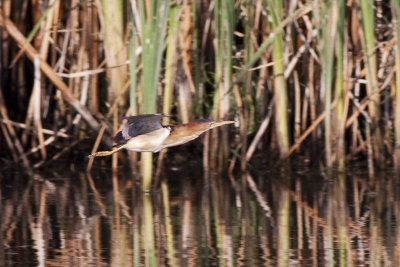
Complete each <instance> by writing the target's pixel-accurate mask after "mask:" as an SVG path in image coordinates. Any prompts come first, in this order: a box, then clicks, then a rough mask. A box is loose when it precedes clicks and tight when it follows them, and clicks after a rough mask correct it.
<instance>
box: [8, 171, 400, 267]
mask: <svg viewBox="0 0 400 267" xmlns="http://www.w3.org/2000/svg"><path fill="white" fill-rule="evenodd" d="M107 175H108V174H105V173H94V174H93V176H92V177H90V176H88V177H87V176H86V175H85V174H84V173H71V174H69V175H68V174H67V173H65V172H64V173H62V176H60V175H59V174H57V173H53V174H51V177H52V178H51V179H45V178H43V177H44V176H43V177H42V176H38V175H36V176H35V177H33V178H32V179H29V180H27V179H26V178H27V177H26V176H25V175H19V174H16V173H12V174H7V173H3V174H2V176H1V181H2V186H1V187H0V190H1V191H0V194H1V196H2V197H1V205H0V209H1V210H0V211H1V216H2V220H1V221H0V229H1V244H2V245H1V246H0V256H1V257H3V258H2V260H3V262H4V263H5V264H6V265H7V264H8V265H11V264H19V265H21V264H22V265H23V264H24V262H35V263H38V265H40V264H43V265H57V264H58V265H60V264H62V265H72V264H74V265H81V266H82V265H84V266H90V265H97V266H98V265H110V266H117V265H119V266H120V265H121V264H122V265H124V266H133V265H134V264H135V266H136V265H142V264H143V265H145V264H146V263H147V264H149V265H151V264H156V265H163V264H165V265H169V266H174V265H185V266H199V265H244V266H249V265H255V266H260V265H273V266H276V265H278V264H283V263H285V262H286V263H288V264H293V265H296V264H300V263H301V264H304V265H312V266H321V265H329V264H333V265H338V264H340V265H360V264H375V263H378V262H380V263H382V264H383V265H387V266H393V265H397V264H398V263H399V258H398V255H397V254H396V253H395V249H396V245H397V244H398V241H399V237H398V236H399V233H398V230H397V229H398V227H399V226H400V221H399V211H398V210H399V209H398V208H399V205H398V204H397V203H398V200H399V199H398V198H399V197H398V194H397V187H396V183H397V182H396V181H395V180H393V179H391V178H392V176H393V175H392V174H390V173H389V174H385V173H383V174H381V178H382V179H376V180H375V184H370V183H368V181H366V180H365V179H363V178H360V177H358V176H356V175H352V174H347V176H346V177H345V176H344V174H342V175H338V176H332V178H331V179H325V180H324V179H323V178H324V177H323V176H321V175H313V174H307V175H306V174H298V175H297V176H296V178H294V181H293V183H291V184H285V183H282V180H281V176H278V175H275V174H271V173H270V174H268V176H262V175H259V176H255V175H254V176H250V175H248V174H246V175H245V176H244V183H243V185H244V187H243V185H242V186H241V187H236V189H235V188H233V186H232V185H231V184H230V183H227V179H222V178H221V177H218V176H214V177H209V180H208V181H209V183H207V182H204V181H202V180H201V178H197V177H196V179H191V177H189V176H185V177H176V174H172V173H170V174H168V173H166V174H165V176H164V177H163V180H161V181H162V183H161V185H162V187H161V188H162V190H161V191H160V192H154V193H152V194H148V195H143V194H142V192H141V189H140V188H138V187H137V186H136V185H135V184H133V183H132V177H129V175H126V176H122V175H121V176H119V177H118V180H116V181H115V183H114V187H117V189H118V190H116V188H113V184H112V182H111V179H107V177H106V176H107ZM199 176H200V177H201V174H199ZM47 177H49V176H47ZM54 177H55V178H54ZM293 177H294V176H293ZM345 178H346V179H345ZM248 189H250V190H248ZM285 191H286V192H287V193H286V194H285ZM115 194H118V196H117V197H116V196H114V195H115ZM237 197H239V198H240V199H241V200H240V202H238V201H236V198H237ZM285 198H287V199H285ZM237 203H241V206H238V205H237ZM287 203H288V204H287ZM285 209H286V210H285ZM118 210H119V211H118ZM280 242H281V243H280ZM283 242H287V243H283ZM11 252H15V253H16V254H15V253H11ZM279 255H281V256H279ZM280 257H283V258H280ZM285 257H286V258H285Z"/></svg>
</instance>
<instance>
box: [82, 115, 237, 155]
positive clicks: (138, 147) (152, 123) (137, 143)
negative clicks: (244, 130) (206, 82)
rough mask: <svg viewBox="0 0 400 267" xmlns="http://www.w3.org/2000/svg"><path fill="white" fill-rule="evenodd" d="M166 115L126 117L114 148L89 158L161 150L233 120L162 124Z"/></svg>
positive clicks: (203, 120)
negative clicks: (124, 152) (125, 150)
mask: <svg viewBox="0 0 400 267" xmlns="http://www.w3.org/2000/svg"><path fill="white" fill-rule="evenodd" d="M163 117H167V115H164V114H146V115H138V116H132V117H125V119H127V120H128V123H127V124H126V125H125V127H124V128H123V129H122V130H121V131H120V132H118V133H117V135H116V136H115V137H114V141H115V143H116V145H114V147H115V148H114V149H113V150H111V151H99V152H96V153H94V154H91V155H90V156H89V157H103V156H108V155H111V154H113V153H115V152H117V151H119V150H121V149H124V148H125V149H128V150H131V151H137V152H154V153H155V152H158V151H160V150H161V149H163V148H166V147H171V146H179V145H182V144H185V143H187V142H189V141H191V140H193V139H195V138H197V137H198V136H199V135H200V134H202V133H204V132H206V131H208V130H210V129H212V128H215V127H218V126H221V125H225V124H231V123H234V121H214V120H209V119H199V120H196V121H193V122H189V123H186V124H180V125H168V126H163V125H162V124H161V123H160V120H161V119H162V118H163Z"/></svg>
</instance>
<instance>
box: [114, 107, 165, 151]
mask: <svg viewBox="0 0 400 267" xmlns="http://www.w3.org/2000/svg"><path fill="white" fill-rule="evenodd" d="M167 116H168V115H164V114H144V115H137V116H132V117H124V119H126V120H128V123H127V124H126V125H125V127H124V128H123V129H122V130H121V131H119V132H118V133H117V134H116V135H115V137H114V142H115V143H116V145H114V147H119V146H122V145H124V144H126V143H127V142H128V141H129V140H130V139H131V138H133V137H135V136H138V135H142V134H146V133H149V132H153V131H155V130H158V129H160V128H162V127H163V126H162V125H161V123H160V120H161V119H162V118H163V117H167Z"/></svg>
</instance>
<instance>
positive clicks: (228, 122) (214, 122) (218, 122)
mask: <svg viewBox="0 0 400 267" xmlns="http://www.w3.org/2000/svg"><path fill="white" fill-rule="evenodd" d="M232 123H235V121H213V122H212V123H211V127H212V128H215V127H218V126H221V125H225V124H232Z"/></svg>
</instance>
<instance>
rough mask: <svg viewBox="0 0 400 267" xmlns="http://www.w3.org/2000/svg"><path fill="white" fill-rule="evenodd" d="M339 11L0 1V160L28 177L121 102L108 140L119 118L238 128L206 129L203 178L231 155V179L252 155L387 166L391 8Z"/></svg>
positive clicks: (212, 2)
mask: <svg viewBox="0 0 400 267" xmlns="http://www.w3.org/2000/svg"><path fill="white" fill-rule="evenodd" d="M168 3H169V2H168ZM341 4H342V3H341V1H323V0H318V1H313V4H312V5H311V4H310V3H309V2H308V1H272V0H256V1H255V2H254V3H253V2H252V1H239V2H226V1H220V0H208V1H200V2H199V1H174V2H171V3H170V4H167V5H155V3H154V2H153V1H150V0H146V1H134V0H132V1H125V2H124V1H117V4H115V5H109V3H108V1H99V0H96V1H95V0H87V1H57V0H54V1H39V2H37V1H30V0H23V1H3V2H2V4H0V34H1V37H0V38H1V44H2V46H1V51H0V53H1V62H0V70H1V73H2V75H1V77H0V86H1V88H0V90H1V92H0V93H1V94H0V111H1V113H0V114H1V118H0V119H1V120H0V124H1V131H2V133H3V134H2V135H1V136H0V146H1V147H2V148H4V149H1V150H0V156H1V157H4V158H8V159H9V160H11V161H13V162H19V161H20V160H21V163H22V164H23V165H24V166H26V167H29V166H35V164H36V163H37V162H39V161H42V160H44V161H46V160H47V159H49V158H52V157H53V156H54V155H56V154H57V153H58V152H59V151H57V150H59V149H60V148H59V146H58V145H57V144H59V143H62V142H63V141H62V140H63V139H64V138H57V135H58V132H59V131H60V130H61V129H68V135H67V136H68V140H69V141H70V143H72V142H73V141H74V140H78V139H82V138H84V137H86V136H90V137H93V138H92V140H93V139H94V137H95V136H96V134H97V133H98V131H99V130H100V129H102V131H101V134H102V133H103V131H104V130H106V128H105V126H103V127H102V128H101V126H102V125H110V124H111V121H110V118H109V117H108V116H102V114H106V113H108V111H109V110H110V109H111V106H113V105H114V104H112V103H115V101H116V100H115V99H116V98H117V97H121V98H119V99H120V100H118V101H117V103H118V104H117V106H118V108H114V109H113V118H112V120H113V123H112V124H113V128H114V132H115V131H116V130H117V129H118V128H119V125H118V123H119V117H120V115H119V114H125V113H126V111H127V110H128V108H129V107H131V110H130V114H138V113H144V112H167V113H169V114H171V115H176V117H177V118H178V120H179V121H182V122H186V121H188V120H192V119H196V118H198V117H212V118H214V119H227V118H229V119H232V118H235V119H236V120H237V121H238V124H239V126H238V127H239V129H234V128H226V129H225V130H220V131H219V132H217V131H214V132H213V133H212V134H211V139H210V142H209V145H210V147H209V148H208V147H205V148H204V149H205V150H204V151H205V152H204V153H206V154H207V155H204V159H208V160H209V161H210V162H206V163H204V166H209V167H212V168H217V169H220V168H222V167H224V166H227V164H226V162H227V159H228V158H229V157H230V155H231V154H232V153H230V152H232V151H235V153H239V154H237V155H235V157H237V156H239V158H241V159H242V160H241V164H240V167H241V169H246V165H247V164H248V162H249V161H250V159H251V158H252V155H253V154H254V153H257V152H260V153H264V154H263V155H269V156H266V157H267V158H268V159H271V160H274V159H281V160H282V159H287V158H288V157H289V156H292V155H293V153H295V155H294V156H293V157H295V156H296V155H297V156H305V157H308V158H310V159H312V160H317V161H321V163H323V164H326V166H328V167H330V166H332V167H335V166H338V165H340V166H344V164H345V162H346V160H347V161H348V160H354V159H367V160H368V161H367V162H368V163H369V165H370V168H371V169H374V167H375V165H376V166H379V167H385V166H386V165H391V164H392V162H396V165H399V164H398V162H399V161H400V160H399V157H400V156H399V155H400V154H399V145H398V143H399V141H398V139H399V132H400V131H399V130H398V129H399V128H400V126H399V125H398V124H399V119H398V117H399V116H398V114H396V112H397V113H398V110H399V108H398V106H399V103H398V99H399V97H398V95H399V89H398V88H397V87H399V83H398V81H397V83H396V82H395V77H396V75H397V77H398V72H399V67H398V65H399V63H398V62H397V68H396V64H395V62H396V60H395V58H396V57H395V55H398V49H399V48H398V40H399V38H398V36H397V35H398V34H399V29H398V28H399V26H398V23H396V18H399V15H398V13H399V7H398V3H397V2H396V1H392V2H385V3H380V2H372V1H366V0H359V1H347V2H346V4H347V5H346V6H343V5H341ZM123 5H126V6H123ZM374 10H375V12H374ZM392 15H394V16H392ZM132 35H134V36H133V37H132ZM128 40H131V42H129V41H128ZM129 44H131V45H132V46H133V47H134V48H135V49H134V50H133V52H132V51H131V53H128V51H130V49H129V47H128V45H129ZM129 55H130V56H129ZM132 57H135V58H132ZM27 58H29V60H30V61H29V60H27ZM35 58H37V60H36V62H37V64H34V65H33V64H32V62H34V61H35ZM129 59H131V63H132V64H130V65H129V68H131V71H130V78H131V80H132V81H133V83H134V84H132V85H131V87H130V91H131V92H130V96H128V94H127V93H125V91H124V87H125V86H126V85H127V80H128V72H127V67H126V64H127V62H129ZM32 66H36V67H32ZM142 66H143V68H141V67H142ZM104 71H105V72H104ZM395 73H396V75H394V74H395ZM39 74H40V77H39ZM35 75H36V79H35ZM397 79H399V78H397ZM125 88H126V87H125ZM392 88H393V89H392ZM128 99H130V101H127V100H128ZM271 105H273V107H274V108H273V109H271V108H270V106H271ZM77 114H78V115H79V116H78V117H77V116H76V115H77ZM80 118H82V119H83V121H81V120H80ZM396 119H397V120H396ZM271 122H273V123H271ZM322 122H324V123H323V124H322ZM21 123H22V124H23V125H24V127H25V128H18V127H16V125H21ZM350 126H351V127H350ZM109 129H110V127H108V126H107V131H105V132H104V133H105V135H106V137H107V138H106V139H108V140H110V135H111V131H110V130H109ZM395 130H396V134H395ZM78 132H79V133H80V134H76V133H78ZM217 133H218V134H217ZM48 135H53V138H54V140H53V141H51V142H50V141H47V140H48V137H47V136H48ZM310 136H311V137H310ZM64 137H65V136H64ZM323 137H324V138H323ZM103 139H104V138H103ZM104 140H105V139H104ZM64 143H65V142H64ZM395 144H397V145H395ZM105 145H109V141H108V144H107V142H106V144H105ZM67 146H68V144H67ZM97 146H98V144H96V147H97ZM33 148H37V149H35V150H34V151H37V152H35V153H30V154H27V152H28V151H33V150H32V149H33ZM295 151H296V152H295ZM265 152H267V153H265ZM39 153H40V154H39ZM86 154H89V151H87V153H86ZM395 154H396V156H394V155H395ZM321 155H325V157H321ZM144 158H146V157H144ZM162 158H164V156H162V157H161V159H162ZM253 158H254V157H253ZM322 158H324V159H323V160H322ZM345 159H346V160H345ZM151 161H152V159H151V157H149V162H150V165H149V164H148V163H147V164H146V166H147V167H146V168H147V169H148V168H151ZM113 165H114V167H117V162H116V158H115V159H114V160H113ZM160 166H161V165H160ZM149 173H150V174H151V172H149ZM148 175H149V174H148Z"/></svg>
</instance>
